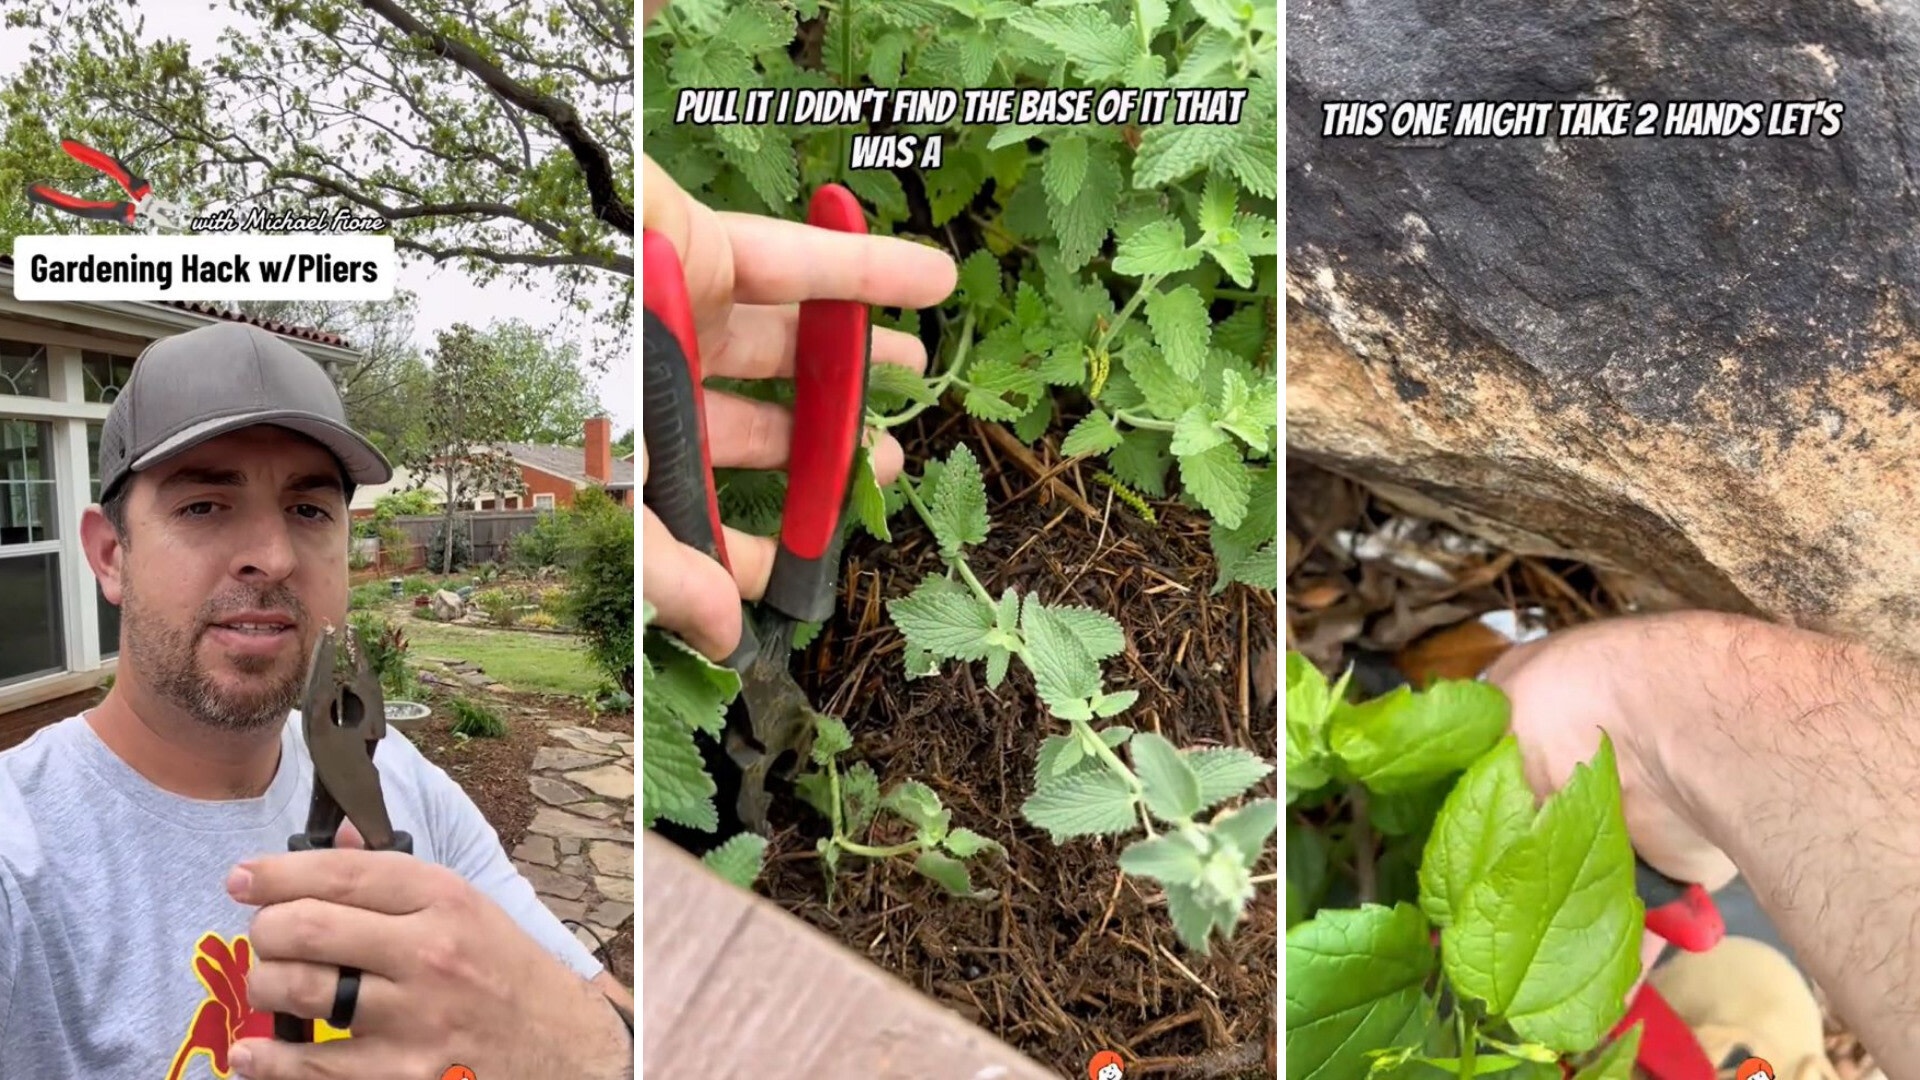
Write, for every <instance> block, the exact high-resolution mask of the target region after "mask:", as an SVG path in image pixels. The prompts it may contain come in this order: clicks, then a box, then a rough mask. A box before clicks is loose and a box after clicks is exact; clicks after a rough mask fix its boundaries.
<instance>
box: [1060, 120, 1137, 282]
mask: <svg viewBox="0 0 1920 1080" xmlns="http://www.w3.org/2000/svg"><path fill="white" fill-rule="evenodd" d="M1120 191H1121V180H1120V166H1119V163H1118V162H1117V161H1116V160H1115V158H1114V153H1113V148H1112V147H1111V146H1108V145H1106V144H1105V143H1101V144H1097V145H1094V146H1092V147H1090V148H1089V149H1088V150H1087V172H1086V176H1085V177H1084V178H1083V179H1082V180H1081V182H1080V188H1079V190H1078V191H1076V192H1075V193H1074V196H1073V198H1072V199H1068V200H1061V199H1056V198H1054V197H1053V196H1052V195H1051V194H1049V196H1048V198H1047V218H1048V220H1049V221H1050V222H1051V223H1052V225H1053V231H1054V238H1055V240H1056V241H1057V242H1058V243H1059V245H1060V257H1061V259H1063V260H1064V261H1065V262H1066V264H1067V266H1068V267H1070V268H1072V269H1076V270H1077V269H1079V268H1080V267H1082V266H1085V265H1086V263H1087V261H1088V260H1089V259H1091V258H1093V256H1094V255H1095V254H1096V253H1097V252H1099V250H1100V248H1101V246H1102V245H1104V244H1105V243H1106V242H1107V230H1109V229H1111V228H1112V227H1113V221H1114V212H1115V209H1116V208H1117V207H1118V205H1119V200H1120Z"/></svg>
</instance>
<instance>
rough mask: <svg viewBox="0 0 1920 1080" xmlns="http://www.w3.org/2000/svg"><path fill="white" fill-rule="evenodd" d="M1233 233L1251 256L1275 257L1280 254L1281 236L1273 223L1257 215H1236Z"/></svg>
mask: <svg viewBox="0 0 1920 1080" xmlns="http://www.w3.org/2000/svg"><path fill="white" fill-rule="evenodd" d="M1233 231H1234V235H1235V236H1237V237H1239V239H1240V246H1241V247H1243V248H1246V249H1247V254H1249V255H1254V256H1260V255H1274V254H1277V253H1278V252H1279V248H1280V234H1279V232H1278V231H1277V230H1276V229H1275V228H1274V225H1273V222H1272V221H1269V220H1268V219H1266V218H1263V217H1260V216H1259V215H1257V214H1235V215H1234V218H1233Z"/></svg>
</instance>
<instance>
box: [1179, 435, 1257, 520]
mask: <svg viewBox="0 0 1920 1080" xmlns="http://www.w3.org/2000/svg"><path fill="white" fill-rule="evenodd" d="M1180 483H1181V486H1183V487H1185V488H1186V490H1187V494H1189V495H1191V496H1193V500H1194V501H1195V502H1197V503H1199V504H1200V506H1201V508H1202V509H1204V510H1205V511H1206V512H1207V513H1209V514H1212V515H1213V519H1214V520H1215V521H1218V522H1219V523H1220V524H1222V525H1225V526H1226V527H1227V528H1229V529H1233V528H1238V527H1239V525H1240V522H1241V521H1243V520H1245V518H1246V514H1247V502H1248V499H1249V498H1250V497H1251V496H1252V494H1253V475H1252V473H1251V472H1250V471H1249V470H1248V469H1247V466H1246V463H1245V462H1244V461H1243V460H1242V459H1241V457H1240V451H1239V449H1238V448H1236V447H1235V446H1233V445H1232V444H1230V443H1221V444H1220V445H1218V446H1215V447H1213V448H1212V449H1210V450H1203V451H1201V452H1200V453H1197V454H1184V455H1181V456H1180Z"/></svg>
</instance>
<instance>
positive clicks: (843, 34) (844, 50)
mask: <svg viewBox="0 0 1920 1080" xmlns="http://www.w3.org/2000/svg"><path fill="white" fill-rule="evenodd" d="M853 3H854V0H844V3H842V5H841V7H840V85H841V86H843V87H846V88H848V89H851V88H852V87H853ZM848 135H849V129H847V128H844V127H843V128H841V129H840V163H839V172H840V181H841V183H845V182H846V179H847V162H848V161H850V160H851V159H852V156H851V155H850V154H849V153H848V150H847V138H848Z"/></svg>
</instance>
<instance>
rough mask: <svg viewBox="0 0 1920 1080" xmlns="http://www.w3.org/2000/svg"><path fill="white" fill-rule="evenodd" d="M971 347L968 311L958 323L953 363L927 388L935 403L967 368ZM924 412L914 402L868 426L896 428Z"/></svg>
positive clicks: (921, 405) (919, 405)
mask: <svg viewBox="0 0 1920 1080" xmlns="http://www.w3.org/2000/svg"><path fill="white" fill-rule="evenodd" d="M972 347H973V312H971V311H969V312H967V317H966V318H965V319H964V320H962V321H961V323H960V344H959V345H958V346H956V347H955V348H954V350H953V362H952V363H950V364H948V365H947V370H945V371H943V372H941V373H940V377H939V378H937V379H935V380H934V381H933V385H932V386H930V387H928V389H930V390H932V391H933V398H934V400H935V401H938V400H940V395H941V394H943V393H946V390H947V387H948V386H950V385H952V383H953V381H954V380H955V379H957V378H959V377H960V369H962V368H964V367H966V366H967V352H968V351H969V350H970V349H972ZM926 411H927V404H925V403H919V402H916V403H915V404H914V405H913V406H912V407H911V408H908V409H907V410H906V411H904V412H901V413H899V414H898V415H895V416H887V417H882V418H880V419H879V420H876V421H874V422H872V423H871V424H870V425H869V426H870V427H878V428H890V427H898V426H899V425H901V424H904V423H906V422H907V421H909V420H911V419H913V418H914V417H916V416H919V415H920V414H921V413H923V412H926Z"/></svg>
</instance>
